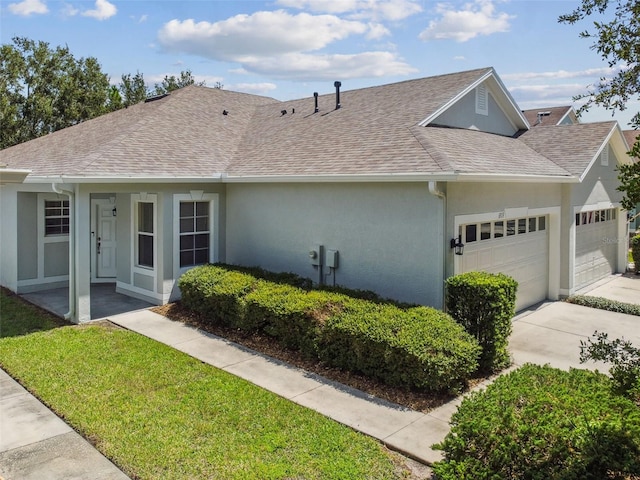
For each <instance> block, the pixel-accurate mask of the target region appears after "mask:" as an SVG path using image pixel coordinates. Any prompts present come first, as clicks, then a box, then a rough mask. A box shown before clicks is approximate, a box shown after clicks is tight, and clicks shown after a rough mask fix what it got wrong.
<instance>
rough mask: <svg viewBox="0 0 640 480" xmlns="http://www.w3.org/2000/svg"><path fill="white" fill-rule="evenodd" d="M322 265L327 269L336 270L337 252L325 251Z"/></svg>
mask: <svg viewBox="0 0 640 480" xmlns="http://www.w3.org/2000/svg"><path fill="white" fill-rule="evenodd" d="M324 264H325V266H327V267H329V268H338V250H327V254H326V255H325V260H324Z"/></svg>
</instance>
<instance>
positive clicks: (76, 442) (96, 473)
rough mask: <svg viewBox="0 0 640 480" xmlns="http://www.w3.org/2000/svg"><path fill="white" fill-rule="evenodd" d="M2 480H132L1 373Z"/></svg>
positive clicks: (0, 459)
mask: <svg viewBox="0 0 640 480" xmlns="http://www.w3.org/2000/svg"><path fill="white" fill-rule="evenodd" d="M0 478H4V479H6V480H87V479H89V478H90V479H92V480H127V479H128V478H129V477H127V476H126V475H125V474H124V473H122V472H121V471H120V470H119V469H118V468H117V467H116V466H115V465H113V463H111V462H110V461H109V460H107V459H106V458H105V457H104V456H103V455H102V454H101V453H100V452H98V451H97V450H96V449H95V448H93V446H92V445H91V444H89V442H87V441H86V440H85V439H84V438H82V437H81V436H80V435H79V434H78V433H76V432H75V431H74V430H73V429H72V428H71V427H69V425H67V424H66V423H64V422H63V421H62V420H60V419H59V418H58V417H57V416H56V415H54V414H53V412H51V410H49V409H48V408H47V407H45V406H44V405H43V404H42V403H40V402H39V401H38V400H37V399H36V398H35V397H34V396H33V395H31V394H29V392H27V391H26V390H25V389H24V388H22V386H20V385H19V384H18V382H16V381H15V380H13V379H12V378H11V377H10V376H9V375H7V374H6V373H5V372H4V371H2V370H0Z"/></svg>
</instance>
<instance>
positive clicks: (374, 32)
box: [367, 23, 391, 40]
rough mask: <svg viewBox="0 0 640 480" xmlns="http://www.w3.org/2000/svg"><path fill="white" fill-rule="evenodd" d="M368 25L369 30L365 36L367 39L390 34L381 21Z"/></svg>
mask: <svg viewBox="0 0 640 480" xmlns="http://www.w3.org/2000/svg"><path fill="white" fill-rule="evenodd" d="M368 27H369V32H368V33H367V38H368V39H369V40H377V39H379V38H382V37H386V36H387V35H391V32H390V31H389V29H388V28H387V27H385V26H384V25H382V24H381V23H370V24H369V25H368Z"/></svg>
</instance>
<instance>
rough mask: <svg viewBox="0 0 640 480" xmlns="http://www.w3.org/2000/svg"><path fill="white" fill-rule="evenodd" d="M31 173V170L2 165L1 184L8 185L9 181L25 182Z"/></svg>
mask: <svg viewBox="0 0 640 480" xmlns="http://www.w3.org/2000/svg"><path fill="white" fill-rule="evenodd" d="M30 173H31V170H22V169H18V168H7V167H2V166H0V185H6V184H8V183H24V181H25V179H26V178H27V177H28V176H29V174H30Z"/></svg>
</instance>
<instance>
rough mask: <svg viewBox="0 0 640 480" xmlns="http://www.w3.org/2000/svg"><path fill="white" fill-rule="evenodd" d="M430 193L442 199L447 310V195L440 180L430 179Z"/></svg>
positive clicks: (444, 295) (443, 258) (443, 302)
mask: <svg viewBox="0 0 640 480" xmlns="http://www.w3.org/2000/svg"><path fill="white" fill-rule="evenodd" d="M429 193H430V194H431V195H433V196H435V197H438V198H440V199H441V200H442V237H443V238H442V242H443V244H442V249H443V252H442V253H443V255H442V285H443V287H442V311H444V310H445V307H446V305H445V298H446V294H445V291H444V276H445V275H446V272H447V255H445V251H446V242H445V238H446V231H447V195H446V194H445V193H444V192H443V191H442V190H439V189H438V182H436V181H433V180H431V181H429Z"/></svg>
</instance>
